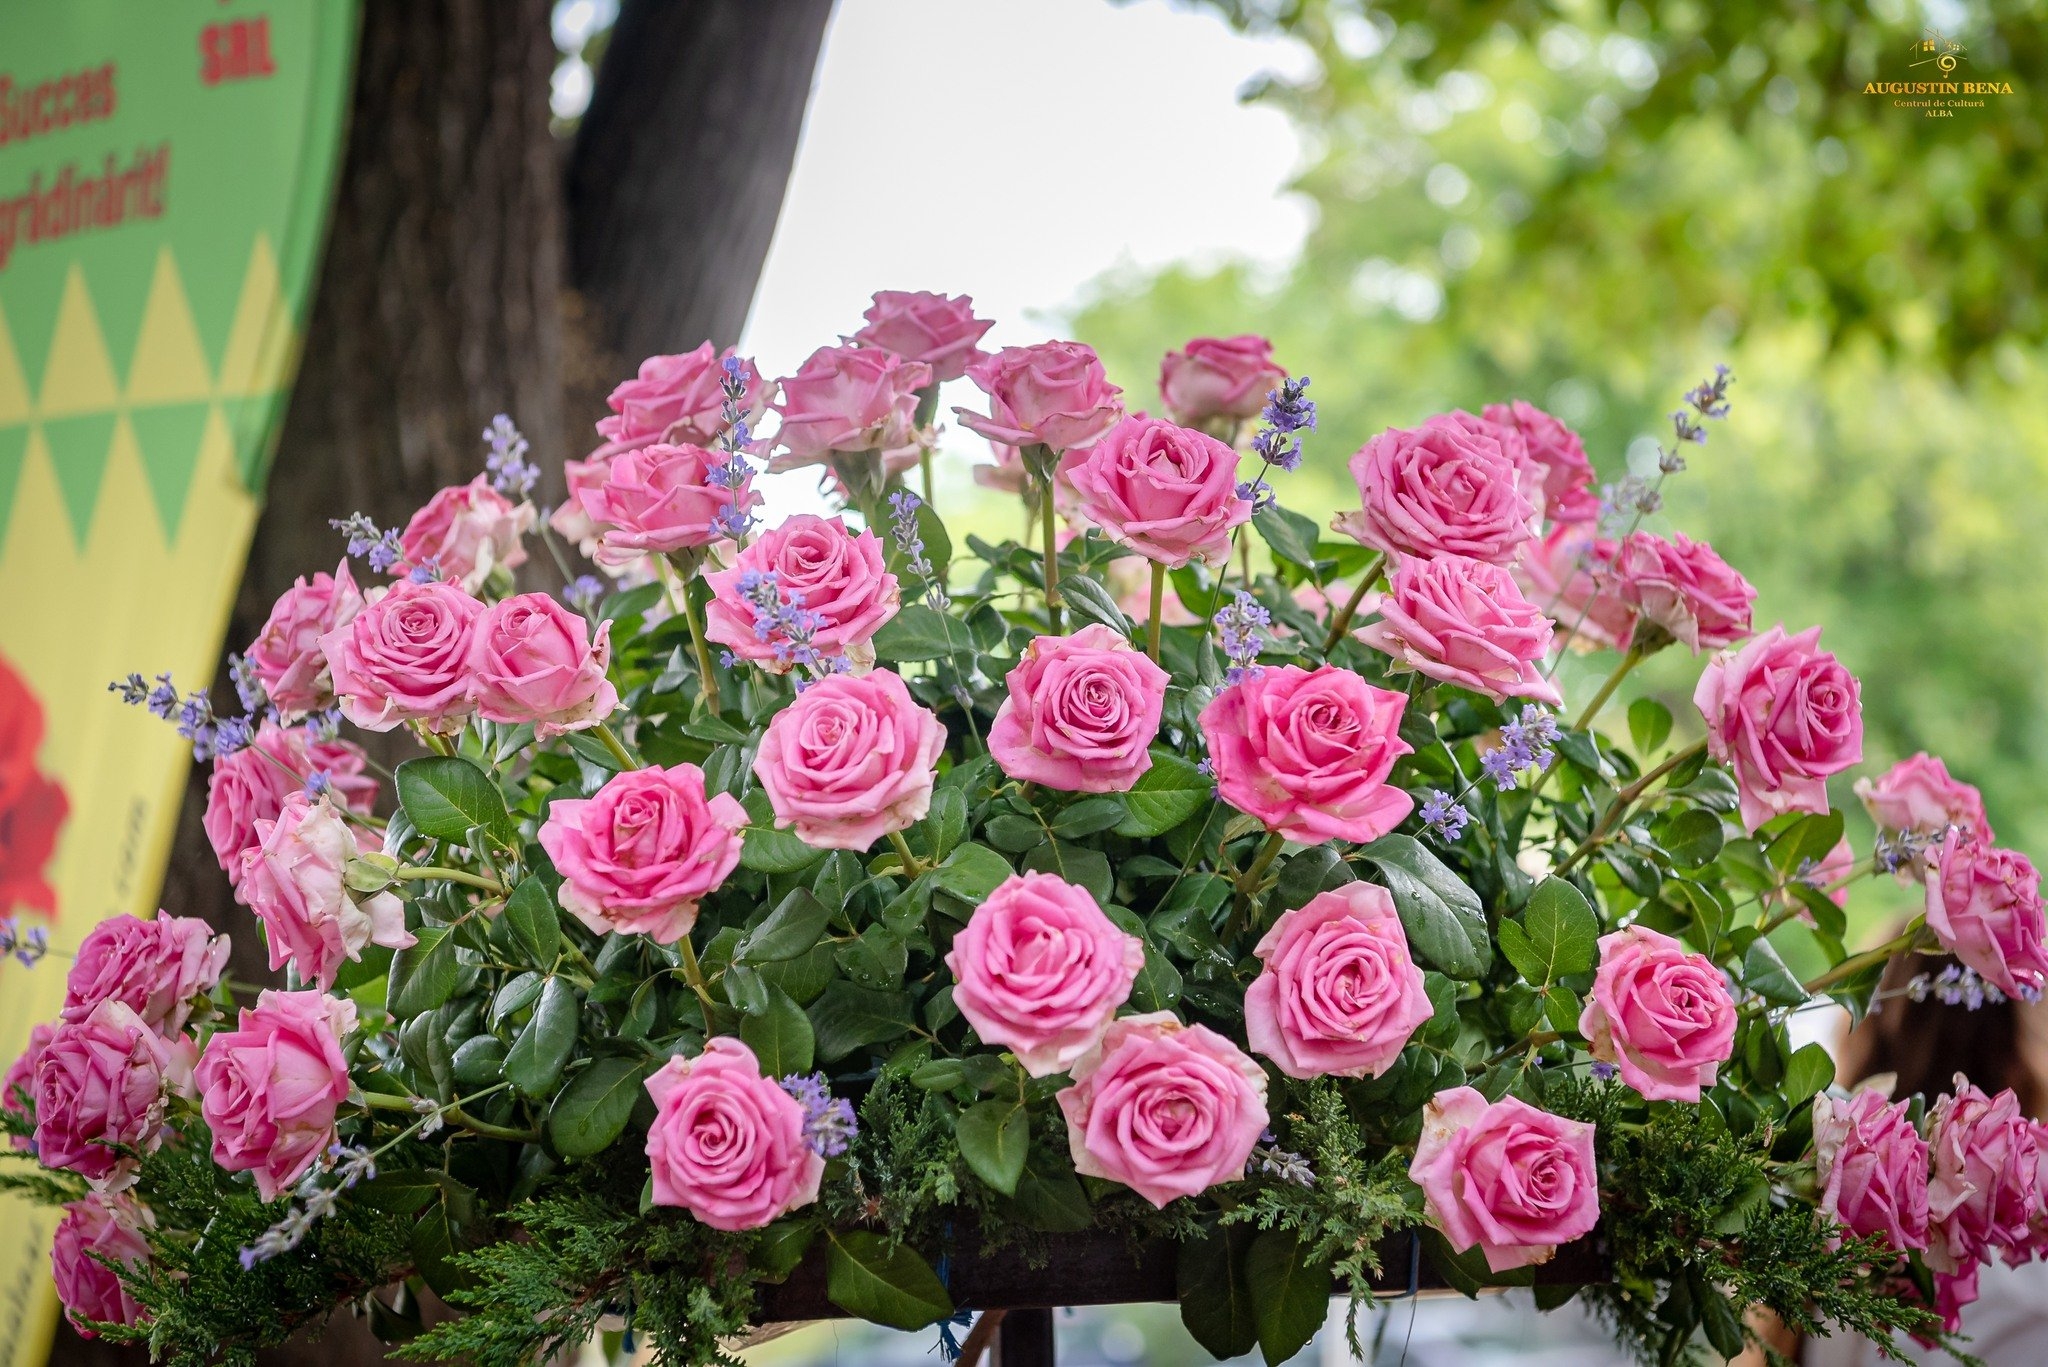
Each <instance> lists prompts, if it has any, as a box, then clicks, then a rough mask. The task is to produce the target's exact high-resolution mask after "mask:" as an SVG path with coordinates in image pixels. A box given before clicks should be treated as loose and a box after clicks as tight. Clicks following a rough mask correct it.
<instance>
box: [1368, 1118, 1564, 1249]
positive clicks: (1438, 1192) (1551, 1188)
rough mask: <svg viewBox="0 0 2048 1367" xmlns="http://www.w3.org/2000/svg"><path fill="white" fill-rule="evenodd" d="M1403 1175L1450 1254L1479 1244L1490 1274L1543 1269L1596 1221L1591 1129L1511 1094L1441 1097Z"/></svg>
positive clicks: (1424, 1119)
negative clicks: (1490, 1098)
mask: <svg viewBox="0 0 2048 1367" xmlns="http://www.w3.org/2000/svg"><path fill="white" fill-rule="evenodd" d="M1408 1176H1409V1177H1411V1178H1412V1179H1414V1181H1415V1183H1416V1185H1417V1186H1420V1187H1421V1188H1422V1196H1423V1200H1424V1203H1425V1206H1426V1209H1427V1210H1428V1213H1429V1218H1430V1222H1431V1223H1432V1224H1434V1225H1435V1226H1436V1227H1437V1228H1438V1229H1439V1230H1441V1231H1442V1232H1443V1236H1444V1238H1446V1239H1447V1240H1449V1241H1450V1245H1451V1247H1452V1248H1454V1249H1456V1250H1457V1251H1458V1252H1460V1253H1463V1252H1464V1251H1465V1250H1467V1249H1469V1248H1472V1247H1474V1246H1475V1245H1476V1246H1477V1247H1478V1248H1479V1249H1480V1250H1481V1251H1482V1252H1484V1253H1485V1255H1486V1265H1487V1266H1488V1267H1490V1268H1492V1269H1493V1270H1494V1271H1495V1272H1507V1271H1510V1270H1512V1269H1514V1268H1517V1267H1528V1266H1530V1265H1532V1264H1535V1263H1543V1262H1548V1261H1549V1260H1550V1257H1551V1255H1552V1254H1553V1253H1555V1252H1556V1251H1557V1247H1558V1245H1559V1244H1565V1243H1570V1242H1571V1241H1572V1240H1573V1239H1576V1238H1579V1237H1580V1236H1581V1235H1585V1234H1590V1233H1592V1231H1593V1226H1594V1225H1596V1224H1598V1223H1599V1221H1600V1182H1599V1175H1598V1173H1597V1172H1596V1171H1595V1169H1594V1166H1593V1127H1592V1126H1591V1125H1588V1124H1586V1123H1585V1122H1583V1121H1578V1120H1566V1119H1564V1118H1563V1117H1562V1116H1555V1115H1551V1114H1550V1113H1549V1112H1548V1111H1539V1110H1537V1109H1536V1108H1535V1107H1534V1106H1531V1105H1530V1104H1529V1103H1528V1102H1526V1101H1522V1100H1520V1099H1518V1098H1516V1097H1512V1096H1507V1097H1502V1098H1501V1099H1500V1100H1499V1101H1495V1102H1488V1101H1487V1099H1486V1098H1485V1096H1483V1095H1482V1094H1481V1093H1480V1092H1479V1091H1478V1090H1477V1089H1476V1088H1472V1087H1453V1088H1451V1089H1450V1090H1449V1091H1444V1092H1438V1093H1437V1094H1436V1096H1435V1097H1434V1098H1433V1099H1432V1100H1431V1101H1430V1103H1429V1105H1428V1106H1427V1107H1425V1108H1424V1110H1423V1112H1422V1138H1421V1139H1420V1140H1419V1141H1418V1142H1417V1143H1416V1146H1415V1161H1414V1162H1413V1163H1411V1164H1409V1166H1408Z"/></svg>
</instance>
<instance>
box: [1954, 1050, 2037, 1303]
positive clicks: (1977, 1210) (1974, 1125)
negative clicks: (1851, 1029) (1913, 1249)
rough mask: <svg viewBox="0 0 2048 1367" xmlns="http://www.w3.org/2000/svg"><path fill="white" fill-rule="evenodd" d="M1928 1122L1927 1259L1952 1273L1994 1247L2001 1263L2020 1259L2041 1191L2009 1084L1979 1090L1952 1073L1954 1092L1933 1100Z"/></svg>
mask: <svg viewBox="0 0 2048 1367" xmlns="http://www.w3.org/2000/svg"><path fill="white" fill-rule="evenodd" d="M1932 1123H1933V1142H1932V1144H1931V1146H1930V1147H1931V1148H1932V1149H1933V1152H1934V1175H1933V1177H1932V1178H1931V1179H1930V1180H1929V1181H1928V1184H1927V1210H1928V1215H1929V1216H1930V1218H1931V1220H1932V1222H1933V1228H1932V1242H1931V1243H1930V1244H1929V1246H1928V1249H1927V1262H1928V1265H1929V1266H1931V1267H1933V1268H1935V1269H1936V1270H1937V1271H1942V1272H1958V1271H1961V1270H1962V1269H1963V1268H1964V1267H1965V1266H1966V1265H1967V1264H1970V1263H1978V1262H1984V1261H1986V1260H1987V1259H1988V1258H1989V1257H1990V1256H1991V1254H1992V1252H1993V1251H1994V1250H1995V1251H1997V1252H1999V1253H2002V1254H2004V1255H2005V1261H2006V1264H2007V1265H2008V1266H2013V1267H2017V1266H2018V1265H2019V1264H2021V1263H2023V1262H2025V1261H2026V1260H2027V1257H2028V1256H2029V1254H2030V1253H2031V1251H2032V1247H2033V1231H2032V1228H2031V1222H2032V1221H2033V1219H2034V1218H2035V1217H2036V1215H2037V1212H2038V1211H2039V1209H2040V1206H2041V1197H2042V1192H2041V1190H2040V1187H2039V1180H2040V1179H2039V1172H2038V1169H2039V1165H2040V1148H2039V1146H2038V1144H2037V1143H2036V1141H2035V1138H2034V1126H2033V1124H2032V1122H2030V1121H2029V1120H2028V1119H2027V1117H2026V1115H2025V1113H2024V1112H2022V1111H2021V1110H2020V1102H2019V1098H2018V1097H2017V1096H2014V1095H2013V1093H2012V1089H2010V1088H2007V1089H2006V1090H2004V1091H2002V1092H2000V1093H1999V1094H1998V1095H1997V1096H1995V1097H1991V1096H1986V1095H1984V1093H1983V1092H1981V1091H1979V1090H1978V1089H1977V1088H1976V1087H1973V1086H1972V1085H1970V1081H1969V1079H1968V1078H1966V1077H1964V1076H1963V1075H1962V1074H1961V1073H1958V1074H1956V1078H1955V1091H1954V1092H1953V1093H1951V1094H1949V1095H1946V1096H1943V1097H1941V1098H1940V1099H1939V1100H1937V1101H1936V1102H1935V1103H1934V1111H1933V1115H1932Z"/></svg>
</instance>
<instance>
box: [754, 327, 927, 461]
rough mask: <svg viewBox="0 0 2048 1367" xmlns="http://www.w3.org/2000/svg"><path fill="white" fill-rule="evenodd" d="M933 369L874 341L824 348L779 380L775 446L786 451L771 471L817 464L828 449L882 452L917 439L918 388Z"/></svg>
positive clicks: (895, 450) (901, 448) (896, 449)
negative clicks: (868, 344)
mask: <svg viewBox="0 0 2048 1367" xmlns="http://www.w3.org/2000/svg"><path fill="white" fill-rule="evenodd" d="M931 383H932V368H931V367H930V366H928V365H926V364H924V363H923V362H922V361H906V360H904V359H903V358H902V357H900V356H898V355H896V354H895V353H893V352H889V351H884V350H881V349H880V348H878V347H859V346H825V347H819V348H818V349H817V350H816V351H814V352H812V353H811V355H810V359H808V360H806V361H805V362H804V363H803V365H802V366H801V367H800V368H799V369H798V370H797V372H796V374H794V375H791V376H789V377H788V378H787V379H785V380H783V381H782V382H781V384H782V397H781V399H779V400H777V402H776V404H775V407H776V411H777V412H779V413H781V414H782V427H781V430H780V431H778V432H777V433H776V434H775V440H776V444H777V445H779V446H781V447H782V448H783V449H784V450H785V451H786V452H788V454H787V455H785V456H778V457H777V458H776V459H775V461H774V462H773V464H772V465H771V466H770V468H771V469H775V470H790V469H795V468H797V467H798V466H803V465H817V464H820V463H821V462H823V461H824V460H825V459H826V458H827V456H828V455H829V454H830V453H831V452H833V451H846V452H862V451H879V452H882V453H883V454H884V455H887V454H889V453H892V452H899V451H902V450H904V449H906V448H911V447H914V446H915V445H916V444H917V421H916V420H917V391H918V390H920V389H923V388H924V387H925V386H926V385H929V384H931Z"/></svg>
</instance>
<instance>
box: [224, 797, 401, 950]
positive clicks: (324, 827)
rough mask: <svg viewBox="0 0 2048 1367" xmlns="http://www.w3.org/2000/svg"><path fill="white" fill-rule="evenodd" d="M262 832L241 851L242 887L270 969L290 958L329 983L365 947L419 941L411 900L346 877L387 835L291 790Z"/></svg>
mask: <svg viewBox="0 0 2048 1367" xmlns="http://www.w3.org/2000/svg"><path fill="white" fill-rule="evenodd" d="M256 835H257V844H256V846H255V848H253V849H250V850H248V851H247V852H245V853H244V854H243V855H242V861H243V869H242V880H241V885H240V890H239V891H240V897H241V900H242V901H243V902H244V903H246V904H247V905H248V907H249V910H251V911H253V912H255V913H256V919H258V920H259V921H261V922H263V930H264V936H265V938H266V939H267V940H268V941H269V944H270V966H271V968H273V969H278V968H283V967H284V966H285V965H286V964H290V965H291V966H292V967H293V968H294V969H295V970H297V972H298V975H299V978H300V980H301V981H303V982H308V983H318V984H319V985H320V987H321V989H322V990H325V989H327V988H330V987H332V986H334V975H335V974H336V973H337V972H338V971H339V970H340V968H341V965H342V963H343V962H344V961H353V960H357V959H360V958H362V957H363V950H364V948H365V947H366V946H369V945H383V946H384V947H385V948H387V949H404V948H406V947H407V946H408V945H411V944H414V943H416V941H415V939H414V937H413V936H412V934H411V933H410V932H408V931H407V930H406V928H405V903H403V902H401V901H399V900H398V898H397V897H395V896H393V895H392V894H391V893H389V892H377V893H368V894H364V893H357V892H353V891H351V890H350V888H349V887H348V885H347V883H346V882H345V881H344V875H345V874H346V873H347V871H348V861H349V860H351V859H353V858H355V857H356V856H357V855H359V854H377V853H381V852H382V851H383V849H384V839H383V837H382V836H381V835H379V834H377V833H376V832H375V831H369V830H364V829H363V828H362V827H360V826H351V825H350V824H349V823H348V821H347V820H346V819H345V818H343V816H342V815H341V813H340V812H339V811H337V810H335V807H334V804H333V803H332V802H330V801H329V800H328V799H327V798H325V797H321V798H318V799H314V798H308V797H307V796H306V795H305V794H304V793H293V794H291V795H290V796H288V797H286V798H285V800H284V806H283V808H282V809H281V810H279V812H278V814H277V816H276V817H275V818H274V819H272V820H268V821H263V820H259V821H258V822H257V823H256Z"/></svg>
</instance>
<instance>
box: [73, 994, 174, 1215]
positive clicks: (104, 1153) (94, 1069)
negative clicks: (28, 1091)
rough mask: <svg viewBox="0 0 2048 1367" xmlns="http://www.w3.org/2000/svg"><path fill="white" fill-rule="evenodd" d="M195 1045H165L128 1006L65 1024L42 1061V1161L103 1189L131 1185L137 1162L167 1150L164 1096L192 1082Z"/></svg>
mask: <svg viewBox="0 0 2048 1367" xmlns="http://www.w3.org/2000/svg"><path fill="white" fill-rule="evenodd" d="M190 1049H191V1041H189V1040H184V1039H179V1040H176V1041H172V1040H168V1039H165V1038H164V1037H163V1036H162V1035H159V1034H158V1033H157V1032H156V1031H155V1029H154V1028H152V1027H151V1026H150V1024H149V1022H148V1021H146V1020H144V1019H143V1018H142V1017H140V1016H138V1015H136V1014H135V1011H134V1009H133V1008H132V1007H130V1006H128V1004H127V1003H125V1002H119V1001H103V1002H101V1003H100V1004H99V1005H98V1006H96V1007H94V1008H93V1009H92V1012H91V1013H90V1014H89V1015H87V1016H85V1017H84V1018H83V1019H81V1020H75V1021H63V1022H61V1023H59V1025H58V1026H57V1028H56V1029H55V1030H54V1031H53V1032H51V1035H50V1039H49V1042H48V1043H47V1044H45V1045H44V1046H43V1052H42V1054H41V1056H40V1057H38V1058H37V1059H36V1075H35V1102H36V1157H37V1158H38V1159H39V1160H40V1161H41V1163H42V1165H43V1166H44V1167H46V1168H68V1169H70V1170H71V1171H72V1172H75V1173H77V1174H78V1175H79V1176H80V1177H83V1178H85V1179H86V1180H87V1181H88V1182H91V1183H92V1184H93V1185H95V1186H98V1187H101V1188H103V1189H118V1188H120V1187H122V1186H125V1185H127V1183H128V1181H129V1180H130V1178H131V1176H132V1174H133V1172H134V1169H135V1160H134V1159H132V1158H124V1157H122V1156H120V1155H119V1154H117V1153H115V1152H114V1149H113V1148H112V1147H111V1146H112V1145H117V1144H119V1145H125V1146H127V1147H129V1148H132V1149H137V1150H139V1151H141V1152H143V1153H150V1152H153V1151H154V1150H155V1149H156V1147H157V1146H158V1145H159V1144H161V1143H163V1130H164V1105H165V1094H166V1093H167V1092H169V1091H172V1090H176V1089H179V1088H180V1087H182V1085H183V1084H184V1083H185V1082H186V1081H188V1080H189V1079H190V1077H191V1059H190V1057H189V1051H190Z"/></svg>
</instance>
